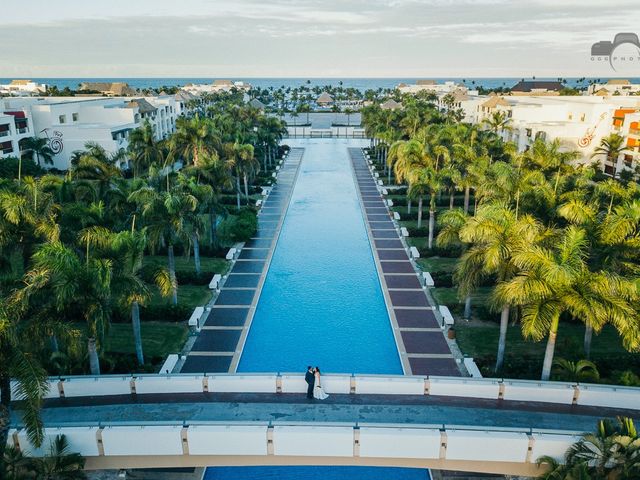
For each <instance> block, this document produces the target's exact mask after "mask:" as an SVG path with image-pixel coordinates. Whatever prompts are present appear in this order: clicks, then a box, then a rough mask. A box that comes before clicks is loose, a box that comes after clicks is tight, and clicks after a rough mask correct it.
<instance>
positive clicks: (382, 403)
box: [9, 374, 640, 475]
mask: <svg viewBox="0 0 640 480" xmlns="http://www.w3.org/2000/svg"><path fill="white" fill-rule="evenodd" d="M323 378H324V382H323V383H324V387H325V389H326V390H327V392H328V393H330V394H331V396H330V398H329V399H328V400H326V401H324V402H318V401H310V400H307V399H306V398H305V395H304V392H305V390H306V384H305V383H304V378H303V376H302V375H298V374H291V375H289V374H248V375H232V374H215V375H206V374H205V375H180V374H177V375H141V376H101V377H65V378H56V379H53V378H52V379H51V380H50V387H51V388H50V392H49V394H48V396H47V397H48V398H47V400H46V402H45V408H44V411H43V418H44V422H45V434H46V437H47V439H48V440H47V441H46V442H45V447H46V445H47V443H48V441H49V440H50V439H52V438H53V437H54V436H55V435H57V434H61V433H63V434H65V435H66V436H67V437H68V439H69V441H70V444H71V448H72V449H73V450H74V451H78V452H80V453H81V454H82V455H84V456H85V457H86V458H87V467H88V468H90V469H101V468H142V467H160V466H163V467H176V466H212V465H327V464H330V465H379V466H409V467H422V468H438V469H448V470H463V471H475V472H493V473H508V474H521V475H535V474H536V473H538V468H537V466H536V464H535V462H536V459H537V458H539V457H540V456H542V455H551V456H554V457H557V458H561V457H562V455H563V454H564V452H565V450H566V449H567V447H568V446H569V445H571V444H572V443H573V442H575V441H576V440H577V438H578V435H579V434H580V433H581V432H584V431H589V430H593V428H594V426H595V422H596V421H597V420H598V419H600V418H602V417H605V416H607V417H613V416H616V415H627V416H631V417H634V418H637V419H640V389H637V388H623V387H610V386H603V385H583V384H571V383H558V382H533V381H520V380H518V381H516V380H503V379H471V378H453V377H416V376H376V375H325V376H324V377H323ZM9 443H10V444H13V445H16V446H18V447H19V448H20V449H22V450H23V451H25V452H28V453H30V454H32V455H36V456H37V455H42V454H43V450H42V449H35V448H33V447H32V446H31V445H30V444H29V441H28V439H27V436H26V433H25V432H24V430H22V429H21V425H20V420H19V417H17V416H16V417H14V418H13V428H12V430H11V432H10V437H9Z"/></svg>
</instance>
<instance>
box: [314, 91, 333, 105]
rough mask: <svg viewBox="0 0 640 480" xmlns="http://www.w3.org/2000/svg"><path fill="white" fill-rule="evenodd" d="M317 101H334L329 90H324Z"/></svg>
mask: <svg viewBox="0 0 640 480" xmlns="http://www.w3.org/2000/svg"><path fill="white" fill-rule="evenodd" d="M316 103H333V97H332V96H331V95H329V94H328V93H327V92H322V94H320V96H319V97H318V99H317V100H316Z"/></svg>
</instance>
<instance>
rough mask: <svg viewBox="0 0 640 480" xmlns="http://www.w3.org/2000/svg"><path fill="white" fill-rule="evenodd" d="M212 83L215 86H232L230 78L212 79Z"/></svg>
mask: <svg viewBox="0 0 640 480" xmlns="http://www.w3.org/2000/svg"><path fill="white" fill-rule="evenodd" d="M213 84H214V85H215V86H217V87H233V82H232V81H231V80H214V81H213Z"/></svg>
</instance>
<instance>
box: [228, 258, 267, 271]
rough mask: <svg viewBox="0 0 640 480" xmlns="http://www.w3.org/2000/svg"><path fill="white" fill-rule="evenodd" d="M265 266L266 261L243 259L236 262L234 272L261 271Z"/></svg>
mask: <svg viewBox="0 0 640 480" xmlns="http://www.w3.org/2000/svg"><path fill="white" fill-rule="evenodd" d="M263 268H264V262H262V261H253V260H243V261H240V262H236V263H235V265H234V266H233V270H232V272H233V273H261V272H262V269H263Z"/></svg>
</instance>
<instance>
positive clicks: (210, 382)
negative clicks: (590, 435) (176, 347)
mask: <svg viewBox="0 0 640 480" xmlns="http://www.w3.org/2000/svg"><path fill="white" fill-rule="evenodd" d="M322 379H323V380H322V381H323V386H324V388H325V390H326V391H327V393H329V394H332V393H333V394H356V395H358V394H373V395H432V396H443V397H467V398H478V399H487V400H507V401H509V400H513V401H522V402H544V403H554V404H562V405H584V406H594V407H609V408H622V409H631V410H640V388H633V387H619V386H611V385H595V384H582V383H566V382H541V381H531V380H509V379H495V378H494V379H491V378H460V377H437V376H430V377H421V376H406V375H395V376H394V375H391V376H389V375H348V374H326V375H323V377H322ZM49 385H50V388H49V393H48V394H47V398H73V397H92V396H108V395H130V394H138V395H141V394H167V393H173V394H179V393H202V392H205V393H206V392H209V393H283V394H284V393H303V392H305V391H306V388H307V385H306V383H305V381H304V375H303V374H295V373H265V374H257V373H256V374H254V373H251V374H217V373H216V374H200V375H198V374H167V375H163V374H156V375H101V376H97V377H94V376H69V377H58V378H53V377H52V378H50V379H49ZM14 387H15V385H14Z"/></svg>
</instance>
